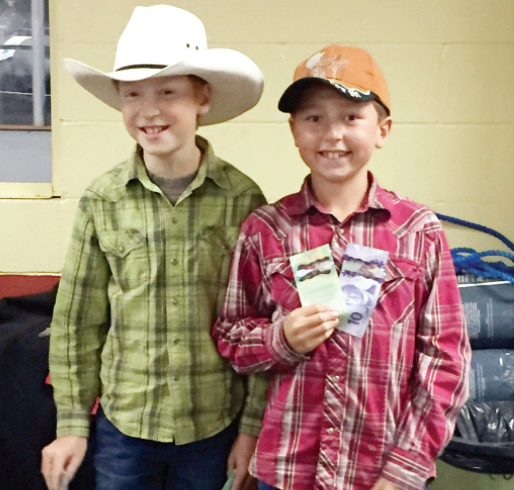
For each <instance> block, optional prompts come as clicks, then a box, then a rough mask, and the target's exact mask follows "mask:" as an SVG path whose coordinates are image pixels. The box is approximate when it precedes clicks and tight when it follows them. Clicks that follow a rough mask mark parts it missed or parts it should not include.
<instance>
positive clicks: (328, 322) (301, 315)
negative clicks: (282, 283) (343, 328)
mask: <svg viewBox="0 0 514 490" xmlns="http://www.w3.org/2000/svg"><path fill="white" fill-rule="evenodd" d="M338 324H339V316H338V314H337V312H336V311H334V310H333V309H332V308H330V307H329V306H324V305H310V306H302V307H300V308H296V310H293V311H292V312H291V313H289V315H287V316H286V319H285V321H284V335H285V336H286V340H287V342H288V344H289V345H290V346H291V348H292V349H293V350H294V351H296V352H298V353H299V354H307V352H310V351H312V350H314V349H315V348H316V347H318V345H320V344H321V343H322V342H324V341H325V340H326V339H328V337H330V336H331V335H332V333H333V332H334V329H335V328H336V327H337V325H338Z"/></svg>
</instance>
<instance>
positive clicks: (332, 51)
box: [294, 44, 390, 107]
mask: <svg viewBox="0 0 514 490" xmlns="http://www.w3.org/2000/svg"><path fill="white" fill-rule="evenodd" d="M307 77H314V78H323V79H327V80H333V81H336V82H339V83H341V84H342V85H344V86H345V87H348V88H356V89H359V90H363V91H371V92H373V93H374V94H375V95H377V96H378V97H379V99H380V100H381V101H382V102H383V103H384V104H385V105H386V106H387V107H390V100H389V92H388V90H387V84H386V81H385V78H384V76H383V74H382V71H381V70H380V68H379V67H378V65H377V64H376V63H375V61H374V60H373V58H372V57H371V56H370V54H369V53H368V52H367V51H365V50H364V49H361V48H356V47H350V46H338V45H335V44H332V45H330V46H327V47H325V48H323V49H322V50H320V51H318V52H317V53H315V54H314V55H312V56H311V57H310V58H309V59H307V60H305V61H303V62H302V63H300V64H299V65H298V67H297V68H296V70H295V73H294V81H297V80H300V79H302V78H307Z"/></svg>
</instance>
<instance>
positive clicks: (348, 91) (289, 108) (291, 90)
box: [278, 77, 378, 113]
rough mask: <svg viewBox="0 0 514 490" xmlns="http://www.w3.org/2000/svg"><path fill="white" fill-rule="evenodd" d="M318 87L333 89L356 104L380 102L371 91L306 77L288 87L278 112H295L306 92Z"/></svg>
mask: <svg viewBox="0 0 514 490" xmlns="http://www.w3.org/2000/svg"><path fill="white" fill-rule="evenodd" d="M316 85H324V86H328V87H331V88H333V89H334V90H335V91H336V92H338V93H339V94H341V95H342V96H343V97H346V98H348V99H351V100H354V101H356V102H369V101H371V100H378V96H377V95H376V94H374V93H373V92H370V91H369V90H361V89H358V88H355V87H347V86H346V85H344V84H342V83H341V82H338V81H337V80H329V79H326V78H318V77H305V78H300V79H299V80H296V82H294V83H292V84H291V85H289V87H287V89H286V90H285V92H284V93H283V94H282V97H280V100H279V101H278V110H279V111H281V112H287V113H292V112H295V110H296V109H297V108H298V103H299V102H300V101H301V98H302V95H303V93H304V92H305V90H307V89H308V88H311V87H314V86H316Z"/></svg>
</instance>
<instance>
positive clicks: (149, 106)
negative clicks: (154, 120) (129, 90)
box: [141, 97, 161, 117]
mask: <svg viewBox="0 0 514 490" xmlns="http://www.w3.org/2000/svg"><path fill="white" fill-rule="evenodd" d="M160 112H161V110H160V107H159V102H158V100H157V99H156V98H154V97H146V98H145V99H144V100H142V101H141V115H143V116H144V117H154V116H157V115H159V113H160Z"/></svg>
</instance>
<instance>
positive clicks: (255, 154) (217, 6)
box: [0, 0, 514, 490]
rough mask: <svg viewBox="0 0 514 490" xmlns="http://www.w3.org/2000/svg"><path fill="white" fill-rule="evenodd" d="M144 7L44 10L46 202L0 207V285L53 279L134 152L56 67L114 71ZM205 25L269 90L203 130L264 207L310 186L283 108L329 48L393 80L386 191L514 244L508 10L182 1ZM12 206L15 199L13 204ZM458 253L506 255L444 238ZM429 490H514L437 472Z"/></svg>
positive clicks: (490, 242)
mask: <svg viewBox="0 0 514 490" xmlns="http://www.w3.org/2000/svg"><path fill="white" fill-rule="evenodd" d="M153 3H155V2H152V1H148V0H118V1H115V0H109V1H105V0H88V1H80V0H51V1H50V9H51V12H50V18H51V21H50V27H51V61H52V102H53V107H52V110H53V114H52V116H53V122H52V124H53V172H54V182H53V186H54V196H58V197H55V198H53V199H0V223H2V233H1V235H2V239H1V240H0V273H56V272H59V271H60V268H61V265H62V262H63V257H64V253H65V250H66V246H67V242H68V236H69V233H70V227H71V221H72V217H73V212H74V209H75V206H76V203H77V199H78V198H79V196H80V195H81V193H82V191H83V189H84V187H85V186H86V185H87V183H88V182H89V181H91V179H92V178H93V177H95V176H96V175H98V174H99V173H101V172H103V171H104V170H106V169H108V168H110V167H111V166H112V165H114V164H115V163H116V162H118V161H119V160H121V159H123V158H124V157H125V156H126V155H127V153H128V152H129V150H130V148H131V145H132V143H131V141H130V139H129V137H128V136H127V135H126V134H125V132H124V128H123V126H122V124H121V122H120V117H119V113H117V112H116V111H114V110H112V109H110V108H108V107H106V106H104V105H102V103H100V102H99V101H97V100H96V99H95V98H94V97H93V96H91V95H90V94H88V93H87V92H85V91H84V90H83V89H81V88H80V87H79V86H78V85H77V84H76V83H75V82H74V81H73V80H72V79H71V77H69V76H68V75H67V73H65V71H64V68H63V63H62V59H63V58H65V57H71V58H75V59H78V60H81V61H84V62H86V63H88V64H92V65H93V66H96V67H98V68H100V69H103V70H106V71H108V70H110V69H111V68H112V64H113V59H114V49H115V45H116V42H117V39H118V37H119V35H120V33H121V31H122V29H123V27H124V25H125V24H126V22H127V20H128V18H129V16H130V13H131V11H132V10H133V8H134V7H135V6H136V5H151V4H153ZM173 4H174V5H176V6H179V7H183V8H186V9H188V10H190V11H192V12H194V13H196V14H197V15H198V16H199V17H200V18H201V19H202V20H203V21H204V23H205V25H206V28H207V33H208V37H209V42H210V47H230V48H235V49H238V50H240V51H242V52H244V53H245V54H247V55H249V56H250V57H251V58H252V59H254V60H255V61H256V62H257V64H259V65H260V67H261V68H262V70H263V72H264V75H265V77H266V87H265V91H264V96H263V98H262V101H261V102H260V104H259V105H258V106H257V107H256V108H255V109H253V110H252V111H250V112H249V113H247V114H245V115H243V116H241V117H240V118H238V119H237V120H235V121H233V122H230V123H225V124H222V125H220V126H214V127H209V128H204V129H201V130H200V133H201V134H204V135H206V136H207V137H209V138H210V139H211V140H212V142H213V144H214V147H215V150H216V151H217V153H218V154H219V155H220V156H222V157H224V158H225V159H227V160H229V161H231V162H232V163H234V164H236V165H237V166H238V167H240V168H241V169H242V170H243V171H245V172H246V173H248V174H249V175H250V176H251V177H253V178H254V179H255V180H256V181H257V182H258V183H259V184H260V185H261V187H262V188H263V190H264V191H265V193H266V195H267V197H268V198H269V199H270V200H275V199H277V198H279V197H281V196H282V195H284V194H286V193H290V192H294V191H296V190H297V189H298V188H299V185H300V183H301V181H302V179H303V177H304V175H305V173H306V170H305V168H304V166H303V164H302V163H301V161H300V160H299V158H298V156H297V153H296V150H295V148H294V146H293V144H292V139H291V136H290V134H289V131H288V127H287V124H286V116H285V115H283V114H281V113H279V112H278V110H276V103H277V100H278V98H279V96H280V94H281V93H282V91H283V90H284V88H285V87H286V86H287V85H288V84H289V82H290V81H291V77H292V73H293V69H294V67H295V66H296V64H297V63H298V62H299V61H300V60H302V59H305V58H306V57H307V56H309V55H310V54H312V53H314V52H315V51H316V50H318V49H319V48H320V47H322V46H324V45H326V44H329V43H340V44H356V45H359V46H362V47H365V48H367V49H368V50H369V51H370V52H371V53H372V55H373V56H374V57H375V59H376V60H377V61H378V63H379V64H380V65H381V66H382V68H383V71H384V73H385V75H386V78H387V79H388V82H389V86H390V92H391V96H392V103H393V116H394V119H395V124H394V127H393V133H392V138H391V140H390V142H389V143H388V145H387V147H386V148H385V149H383V150H381V151H379V152H378V153H377V154H376V157H375V158H374V162H373V164H372V169H373V170H374V172H375V173H376V175H377V176H378V178H379V181H380V182H381V183H382V184H383V185H384V186H385V187H389V188H394V189H395V190H398V191H400V192H401V193H403V194H405V195H408V196H410V197H412V198H413V199H416V200H418V201H421V202H424V203H426V204H428V205H430V206H431V207H432V208H433V209H435V210H436V211H440V212H443V213H446V214H450V215H455V216H459V217H461V218H464V219H469V220H471V221H477V222H480V223H483V224H485V225H488V226H490V227H493V228H496V229H498V230H499V231H501V232H503V233H504V234H506V235H507V236H509V237H510V238H512V239H514V222H513V220H512V212H513V210H514V206H513V204H514V165H513V163H514V162H513V161H512V155H513V154H514V123H513V118H512V115H513V114H514V97H513V96H512V91H513V88H514V87H513V80H514V29H513V28H512V21H513V19H514V1H513V0H494V1H492V2H491V1H488V0H451V1H449V0H426V1H419V0H389V1H387V0H385V1H377V0H360V1H358V2H355V1H353V2H352V1H346V0H314V1H313V0H260V1H255V0H187V1H186V0H177V1H175V2H173ZM19 197H22V196H21V194H20V196H19ZM447 230H448V236H449V239H450V244H451V245H452V246H464V245H465V246H471V247H474V248H477V249H479V250H483V249H485V248H500V244H499V242H497V241H496V240H494V239H489V238H487V237H484V236H482V235H480V234H478V233H477V232H468V231H465V230H461V229H455V228H452V227H448V228H447ZM440 468H441V469H442V471H441V477H440V479H439V481H438V482H436V483H435V484H434V485H433V489H434V490H439V489H441V490H442V489H443V488H448V489H452V490H453V489H459V488H466V489H467V490H474V489H477V490H478V489H490V488H493V486H494V488H497V489H498V490H499V489H500V488H501V489H502V490H503V489H507V488H509V489H513V488H514V483H513V482H504V481H503V482H499V483H498V482H496V483H493V482H492V481H491V480H490V479H489V478H488V477H487V476H476V475H474V474H471V473H465V472H462V473H461V472H459V471H457V470H454V469H452V468H450V467H447V466H446V465H442V464H441V465H440Z"/></svg>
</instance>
